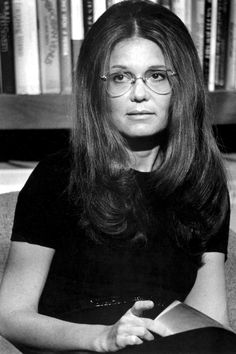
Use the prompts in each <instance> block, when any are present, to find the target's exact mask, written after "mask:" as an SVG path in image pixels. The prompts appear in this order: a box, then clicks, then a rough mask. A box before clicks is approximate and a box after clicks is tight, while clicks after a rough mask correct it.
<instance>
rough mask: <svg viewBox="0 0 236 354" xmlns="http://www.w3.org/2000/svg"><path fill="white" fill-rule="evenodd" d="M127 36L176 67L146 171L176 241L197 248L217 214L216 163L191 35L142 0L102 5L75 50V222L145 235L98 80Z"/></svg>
mask: <svg viewBox="0 0 236 354" xmlns="http://www.w3.org/2000/svg"><path fill="white" fill-rule="evenodd" d="M132 37H142V38H146V39H149V40H151V41H153V42H155V43H156V44H157V45H158V46H159V47H160V48H161V49H162V52H163V55H164V57H165V61H166V64H167V66H168V67H170V68H171V69H172V70H174V71H175V72H176V73H177V75H176V76H174V77H173V78H172V79H171V80H172V87H173V89H172V95H171V103H170V108H169V120H168V127H167V129H166V132H165V135H166V136H165V139H163V142H162V145H161V147H160V148H161V156H162V163H161V165H160V166H159V167H158V169H157V170H155V171H153V172H152V188H154V189H155V192H156V195H157V196H158V198H159V199H160V200H162V201H163V205H166V206H167V207H166V212H168V215H170V217H169V220H170V225H172V228H173V231H174V232H173V233H174V234H175V237H176V241H177V243H178V244H179V245H181V246H183V247H185V248H187V249H189V250H191V244H192V245H194V248H195V249H199V250H202V251H203V250H204V247H205V243H206V241H207V240H208V238H209V237H210V236H211V235H212V234H213V233H214V232H216V230H217V229H218V228H219V227H220V224H221V222H222V220H223V218H224V210H225V209H226V203H227V202H226V200H227V197H226V196H227V187H226V179H225V174H224V169H223V166H222V162H221V158H220V153H219V151H218V148H217V145H216V142H215V140H214V138H213V134H212V130H211V124H210V120H209V114H208V112H207V108H206V107H207V104H206V93H205V88H204V81H203V77H202V70H201V67H200V63H199V59H198V55H197V52H196V49H195V46H194V44H193V41H192V39H191V36H190V35H189V33H188V31H187V29H186V27H185V25H184V24H183V23H182V22H181V20H180V19H179V18H178V17H177V16H176V15H174V14H173V13H172V12H171V11H169V10H167V9H166V8H164V7H162V6H160V5H157V4H154V3H153V2H150V1H140V0H139V1H135V0H134V1H132V0H131V1H122V2H120V3H118V4H116V5H113V6H112V7H110V8H109V9H108V10H107V11H106V12H105V13H104V14H103V15H102V16H101V17H100V18H99V19H98V21H97V22H96V23H95V24H94V25H93V27H92V28H91V30H90V31H89V32H88V34H87V36H86V38H85V39H84V41H83V44H82V47H81V50H80V55H79V59H78V64H77V68H76V74H75V95H74V103H75V105H74V106H75V126H74V129H73V133H72V149H73V167H72V172H71V182H70V187H71V189H70V190H71V195H72V197H73V199H74V201H75V202H76V203H77V205H78V206H80V207H81V209H80V212H81V218H80V223H81V225H82V226H83V227H84V228H85V230H86V232H87V233H88V235H90V237H92V238H93V239H95V240H96V241H98V242H102V241H104V240H106V239H118V240H123V239H125V240H135V239H136V238H137V235H139V236H140V235H142V237H144V238H145V237H146V236H145V235H146V233H147V229H148V227H149V226H148V225H149V222H150V220H149V213H148V212H147V208H146V207H145V202H144V196H143V195H142V192H141V191H140V189H139V186H138V184H137V182H136V178H135V176H134V172H133V171H132V170H130V169H129V168H128V166H129V157H128V154H127V149H126V144H125V141H124V139H123V137H122V136H121V134H120V133H119V132H118V131H117V130H116V129H115V127H114V126H113V125H112V122H111V119H110V117H109V100H108V98H107V94H106V91H105V87H104V85H103V82H102V81H101V80H100V79H99V77H100V75H101V74H103V73H105V72H107V71H108V65H109V58H110V55H111V52H112V50H113V48H114V46H115V45H116V44H117V43H118V42H120V41H122V40H124V39H127V38H132ZM170 205H171V208H170ZM170 210H171V212H170ZM196 245H197V246H196ZM192 248H193V247H192Z"/></svg>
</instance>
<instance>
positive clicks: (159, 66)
mask: <svg viewBox="0 0 236 354" xmlns="http://www.w3.org/2000/svg"><path fill="white" fill-rule="evenodd" d="M111 69H123V70H127V69H128V70H130V69H129V67H127V66H126V65H119V64H116V65H112V67H111ZM155 69H164V70H166V69H167V67H166V66H165V65H164V64H159V65H158V64H157V65H151V66H149V67H148V68H147V70H146V71H148V70H155Z"/></svg>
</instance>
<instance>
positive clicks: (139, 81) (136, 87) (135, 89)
mask: <svg viewBox="0 0 236 354" xmlns="http://www.w3.org/2000/svg"><path fill="white" fill-rule="evenodd" d="M149 97H150V93H149V91H148V87H147V86H146V84H145V82H144V80H143V78H142V77H137V78H136V80H135V82H134V83H133V84H132V87H131V100H132V101H147V100H148V99H149Z"/></svg>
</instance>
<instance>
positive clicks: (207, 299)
mask: <svg viewBox="0 0 236 354" xmlns="http://www.w3.org/2000/svg"><path fill="white" fill-rule="evenodd" d="M224 260H225V256H224V254H223V253H219V252H207V253H205V254H204V255H203V263H204V264H203V266H202V267H201V268H200V269H199V270H198V273H197V278H196V281H195V284H194V286H193V288H192V290H191V291H190V293H189V294H188V296H187V297H186V299H185V302H186V303H187V304H188V305H190V306H192V307H194V308H196V309H197V310H199V311H201V312H203V313H205V314H206V315H208V316H210V317H212V318H214V319H215V320H216V321H218V322H220V323H222V324H223V325H225V326H229V320H228V313H227V299H226V287H225V273H224Z"/></svg>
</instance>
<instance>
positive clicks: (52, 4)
mask: <svg viewBox="0 0 236 354" xmlns="http://www.w3.org/2000/svg"><path fill="white" fill-rule="evenodd" d="M37 6H38V24H39V31H38V33H39V47H40V69H41V87H42V93H44V94H46V93H60V90H61V82H60V61H59V35H58V34H59V33H58V12H57V0H37Z"/></svg>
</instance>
